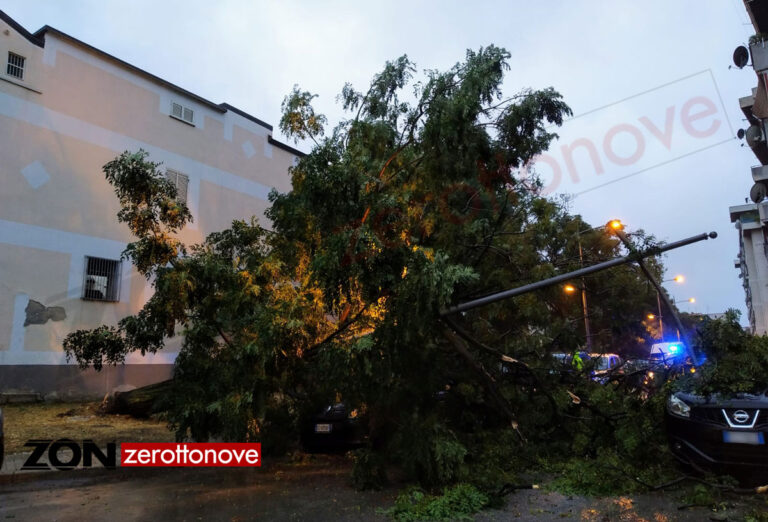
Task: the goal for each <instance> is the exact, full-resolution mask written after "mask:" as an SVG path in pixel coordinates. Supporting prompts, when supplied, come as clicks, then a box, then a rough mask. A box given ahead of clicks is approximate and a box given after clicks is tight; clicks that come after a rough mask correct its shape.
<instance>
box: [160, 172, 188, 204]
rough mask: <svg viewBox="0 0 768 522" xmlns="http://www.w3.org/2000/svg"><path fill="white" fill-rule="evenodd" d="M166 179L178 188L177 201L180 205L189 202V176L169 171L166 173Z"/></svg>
mask: <svg viewBox="0 0 768 522" xmlns="http://www.w3.org/2000/svg"><path fill="white" fill-rule="evenodd" d="M165 177H166V178H168V181H170V182H171V183H173V184H174V185H175V186H176V201H178V202H180V203H186V202H187V187H188V186H189V176H187V175H186V174H182V173H181V172H177V171H175V170H171V169H168V170H166V171H165Z"/></svg>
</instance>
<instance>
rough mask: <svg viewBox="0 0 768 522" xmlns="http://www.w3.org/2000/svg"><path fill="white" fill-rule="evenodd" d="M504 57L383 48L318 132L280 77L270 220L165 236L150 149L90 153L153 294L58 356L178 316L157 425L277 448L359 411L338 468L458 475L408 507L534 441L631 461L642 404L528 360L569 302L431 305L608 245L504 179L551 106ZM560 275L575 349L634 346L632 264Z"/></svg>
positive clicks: (365, 478)
mask: <svg viewBox="0 0 768 522" xmlns="http://www.w3.org/2000/svg"><path fill="white" fill-rule="evenodd" d="M508 59H509V53H508V52H507V51H506V50H504V49H501V48H498V47H495V46H493V45H491V46H488V47H485V48H481V49H479V50H477V51H467V53H466V55H465V57H464V59H463V61H461V62H459V63H457V64H456V65H454V66H453V67H451V68H449V69H448V70H446V71H437V70H427V71H425V72H424V73H423V76H422V77H420V78H419V79H418V80H416V81H414V75H415V74H416V67H415V65H414V64H413V63H412V62H411V61H410V60H409V59H408V58H407V57H406V56H403V57H401V58H398V59H396V60H394V61H391V62H387V64H386V65H385V67H384V69H383V71H382V72H381V73H380V74H378V75H376V76H375V77H374V78H373V81H372V82H371V84H370V85H369V87H368V88H367V89H365V90H362V91H356V90H355V89H354V88H353V87H352V86H351V85H346V86H345V87H344V89H343V91H342V93H341V96H340V100H341V102H342V104H343V106H344V108H345V109H346V110H347V111H349V113H348V119H345V120H344V121H342V122H341V123H340V124H339V125H338V126H337V127H336V128H335V129H333V130H332V131H329V132H326V129H325V125H326V119H325V117H324V116H322V115H321V114H319V113H317V112H315V110H314V108H313V107H312V101H313V99H314V98H315V96H314V95H312V94H311V93H309V92H307V91H301V90H300V89H299V88H298V87H295V88H294V89H293V91H292V92H291V93H290V94H289V96H288V97H287V98H286V99H285V101H284V103H283V118H282V119H281V122H280V128H281V130H283V131H284V132H285V133H287V134H288V135H290V136H292V137H294V138H295V139H307V138H308V139H311V140H313V141H314V142H315V147H314V148H313V150H312V151H311V153H309V154H308V155H306V156H305V157H303V158H301V160H300V161H299V163H298V164H297V165H296V166H294V167H293V168H291V171H290V173H291V181H292V190H291V191H289V192H287V193H283V194H281V193H278V192H277V191H273V192H272V193H271V194H270V196H269V197H270V201H271V203H272V204H271V207H270V208H269V210H268V212H267V217H268V218H269V219H270V220H271V223H272V230H271V231H268V230H266V229H264V228H262V227H261V226H259V225H258V223H257V222H256V221H255V220H254V221H251V222H244V221H235V222H233V223H232V226H231V227H230V228H229V229H227V230H224V231H220V232H216V233H213V234H210V235H209V236H208V237H207V238H206V239H205V240H204V241H202V242H201V243H200V244H197V245H183V244H182V243H181V242H180V241H179V240H178V238H177V237H176V233H177V232H178V231H179V230H180V229H181V228H182V227H183V226H184V224H185V223H186V222H187V221H188V220H189V219H190V215H189V211H188V210H187V209H186V207H185V206H184V205H183V204H182V203H178V202H176V201H175V197H176V194H175V189H174V188H173V186H172V185H171V184H170V183H168V182H167V181H166V180H165V179H164V178H163V176H162V174H161V173H160V172H159V171H158V165H157V164H155V163H152V162H150V161H148V159H147V156H146V153H144V152H139V153H135V154H132V153H127V152H126V153H124V154H123V155H121V156H120V157H119V158H117V159H115V160H114V161H113V162H110V163H109V164H107V165H106V166H105V172H106V175H107V180H108V181H109V182H110V183H111V184H112V185H113V187H114V188H115V192H116V194H117V195H118V197H119V198H120V203H121V207H122V209H121V211H120V214H119V216H118V218H119V219H120V220H121V221H122V222H125V223H127V224H128V226H129V228H130V230H131V232H132V233H133V235H134V236H135V241H134V242H132V243H131V244H129V245H128V247H127V249H126V251H125V254H124V255H125V256H127V257H128V258H129V259H131V261H132V262H133V263H134V265H135V266H136V267H137V269H138V270H139V272H140V273H142V274H145V275H146V276H147V277H149V278H150V281H152V285H153V286H154V290H155V293H154V295H153V297H152V298H151V299H150V300H149V302H148V303H147V304H146V305H145V306H144V307H143V308H142V310H141V311H140V312H139V313H137V314H136V315H133V316H130V317H126V318H124V319H123V320H121V321H120V322H119V323H118V325H116V326H111V327H102V328H99V329H96V330H92V331H88V332H82V331H81V332H75V333H73V334H71V335H70V336H68V337H67V340H66V341H65V348H66V350H67V354H68V355H69V356H74V357H76V358H77V360H78V362H79V363H80V364H81V365H83V366H85V365H93V366H94V367H96V368H101V366H102V365H103V364H104V363H109V364H114V363H119V362H121V361H122V360H123V358H124V357H125V355H126V354H128V353H130V352H140V353H142V354H143V353H147V352H155V351H157V350H159V349H162V348H163V347H164V344H165V341H166V339H167V338H169V337H171V336H172V335H175V334H176V333H177V332H183V335H184V341H183V345H182V349H181V352H180V353H179V356H178V358H177V362H176V371H175V376H174V389H173V391H172V393H171V394H169V396H168V397H165V398H164V399H165V403H166V406H167V408H168V419H169V420H170V422H171V423H172V424H173V425H174V426H175V428H176V433H177V437H179V438H183V437H188V436H191V437H193V438H195V439H197V440H205V439H208V438H210V437H222V438H223V439H225V440H231V441H244V440H260V441H262V442H263V443H264V444H265V448H269V451H270V452H281V451H285V450H286V449H287V448H288V446H289V445H290V442H289V441H292V440H293V439H295V436H296V434H297V431H298V428H299V426H300V423H301V420H302V415H303V414H304V413H306V412H309V411H316V410H317V409H318V408H319V407H321V406H322V405H327V404H329V403H331V402H333V401H335V400H338V399H342V400H344V401H345V402H347V403H348V404H349V405H350V407H355V408H358V407H359V408H360V410H361V411H363V410H364V411H365V412H366V413H365V419H366V421H367V423H368V426H369V428H370V447H369V448H366V449H365V450H364V451H362V452H359V453H357V454H356V456H355V457H354V458H355V476H354V481H355V482H356V483H357V484H358V485H359V486H362V487H376V486H377V485H380V483H381V481H382V480H383V477H384V475H383V470H384V466H385V465H396V466H398V467H399V468H400V469H402V470H403V471H404V472H405V474H406V475H407V477H408V479H410V480H413V481H417V482H419V483H420V484H421V485H422V486H423V487H426V488H430V490H431V491H435V490H437V489H438V488H440V487H443V486H445V485H449V484H456V483H460V484H461V483H465V482H466V483H469V482H471V483H472V485H471V486H470V485H466V484H465V485H460V486H457V487H456V488H449V489H446V490H444V494H443V495H442V496H440V497H431V496H429V495H426V496H425V495H424V494H422V497H420V498H419V499H418V500H417V501H416V502H415V503H414V502H411V504H417V505H419V506H422V507H419V508H418V509H419V510H423V513H422V514H423V515H424V516H429V517H431V518H446V517H448V518H451V517H456V516H464V515H463V514H464V513H471V512H474V511H476V510H477V509H479V507H482V506H484V505H486V504H487V503H488V502H490V501H491V500H493V498H492V497H493V496H494V495H495V494H496V493H498V491H500V489H501V487H503V486H504V485H505V484H508V483H510V482H511V481H512V480H513V479H514V477H515V476H516V474H517V473H518V472H520V471H522V470H523V469H524V468H525V467H526V466H529V465H530V464H531V463H532V462H534V461H535V460H536V458H537V457H540V456H541V455H543V454H547V455H551V456H552V457H557V458H561V459H571V458H574V457H584V458H586V459H597V458H598V457H599V456H601V455H607V456H608V458H609V461H610V462H614V463H618V459H619V456H621V458H622V459H643V458H646V459H647V458H653V453H652V452H654V451H657V450H658V438H659V433H660V430H659V429H658V420H659V419H660V416H659V411H661V410H659V409H658V405H657V404H655V403H654V402H653V401H648V402H643V401H641V400H640V398H639V397H638V396H637V395H636V394H635V393H634V392H633V390H629V389H628V388H627V386H626V385H625V384H624V383H621V382H620V383H618V384H616V385H613V384H611V385H601V384H598V383H596V382H594V381H593V380H592V379H590V377H589V371H591V369H592V368H590V367H589V365H585V368H584V369H583V371H576V372H570V371H564V370H563V369H562V368H558V367H557V366H556V365H555V363H554V360H553V358H552V357H551V354H552V353H553V352H563V351H566V352H572V351H574V350H575V349H577V348H579V347H580V346H583V344H584V341H585V339H584V335H583V333H582V330H581V317H582V311H581V308H580V302H579V300H578V299H574V298H573V297H572V296H567V295H565V294H564V293H563V292H562V291H561V289H560V288H554V287H553V288H548V289H544V290H542V291H540V292H537V293H535V294H530V295H527V296H523V297H521V298H519V299H516V300H509V301H505V302H502V303H497V304H495V305H491V306H487V307H483V308H480V309H476V310H473V311H471V312H468V313H466V314H460V315H456V316H455V317H454V318H453V319H452V321H446V320H444V319H441V310H443V309H445V308H446V307H449V306H451V305H453V304H455V303H458V302H462V301H466V300H468V299H471V298H474V297H477V296H480V295H485V294H488V293H490V292H494V291H498V290H503V289H506V288H510V287H514V286H519V285H523V284H526V283H531V282H534V281H538V280H541V279H543V278H545V277H550V276H553V275H557V274H559V273H564V272H567V271H571V270H574V269H576V268H579V267H580V266H582V264H583V265H587V264H594V263H596V262H599V261H603V260H605V259H608V258H612V257H616V256H617V255H620V254H621V245H620V243H619V241H618V240H616V239H615V238H613V237H611V236H610V235H608V234H607V233H605V231H603V230H600V229H593V227H592V226H590V225H589V224H587V223H585V222H584V221H583V220H582V219H581V218H580V217H579V216H574V215H571V214H570V213H569V212H568V202H567V201H565V200H555V199H549V198H546V197H544V196H542V195H541V184H540V183H539V182H538V181H537V179H536V176H535V175H534V174H530V173H527V171H529V170H530V169H531V168H532V164H533V163H535V158H536V156H537V155H538V154H540V153H542V152H543V151H545V150H546V149H547V148H548V147H549V146H550V144H551V142H552V140H553V139H555V137H556V134H554V133H553V132H551V126H552V125H559V124H561V123H562V122H563V119H564V118H565V117H567V116H569V115H571V111H570V109H569V108H568V106H567V105H566V104H565V103H564V102H563V101H562V98H561V96H560V95H559V94H558V93H557V92H556V91H555V90H554V89H552V88H545V89H541V90H531V89H524V90H522V91H520V92H518V93H513V94H511V95H505V94H504V93H503V92H502V85H503V82H504V75H505V73H506V72H507V71H508V69H509V65H508V63H507V61H508ZM404 93H407V94H404ZM411 93H412V94H411ZM403 100H412V101H411V102H407V101H403ZM633 237H635V240H636V241H638V242H639V243H640V244H639V246H647V245H649V244H651V243H652V242H653V238H652V237H651V236H646V235H645V234H643V233H642V232H638V234H637V235H635V236H633ZM649 263H650V265H651V270H652V271H654V272H655V273H656V274H657V275H658V274H661V273H662V272H663V267H662V266H661V264H660V261H659V260H658V259H656V260H649ZM583 283H584V284H585V285H586V288H587V290H588V294H589V296H590V297H589V299H590V316H591V317H592V325H593V329H594V331H595V332H597V333H596V335H595V336H594V338H593V341H594V343H595V346H596V347H600V348H604V349H607V350H609V351H615V350H618V349H619V348H620V347H621V348H624V347H626V349H627V350H629V347H632V346H633V347H635V348H636V349H638V350H642V348H643V346H645V344H644V343H645V341H646V339H645V338H644V336H645V337H647V336H646V331H645V328H644V326H643V325H642V323H641V319H642V317H644V316H645V314H646V312H647V310H649V309H652V307H653V306H654V305H655V293H654V291H653V289H652V288H651V287H650V286H649V285H648V284H647V283H646V282H645V281H644V279H643V277H642V275H641V274H639V273H638V272H637V271H636V270H635V269H633V268H632V267H629V266H624V267H620V268H616V269H614V270H612V271H609V272H601V273H599V274H595V275H594V276H590V277H589V278H586V279H585V280H584V281H583ZM459 333H460V334H461V335H459ZM502 356H503V357H504V360H505V363H504V364H502ZM509 361H513V362H511V363H510V362H509ZM265 451H267V450H266V449H265ZM642 461H643V460H638V462H642ZM584 487H590V486H588V485H585V486H584ZM481 492H482V493H481ZM411 500H413V499H411ZM403 502H410V501H407V500H404V501H403ZM408 509H416V508H413V506H411V507H409V508H408ZM406 511H408V510H406ZM408 512H410V511H408ZM420 513H421V511H420ZM403 516H406V515H403Z"/></svg>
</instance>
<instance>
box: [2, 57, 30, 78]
mask: <svg viewBox="0 0 768 522" xmlns="http://www.w3.org/2000/svg"><path fill="white" fill-rule="evenodd" d="M25 61H26V59H25V58H24V57H23V56H19V55H18V54H15V53H10V52H9V53H8V66H7V67H6V69H5V72H6V74H8V76H13V77H14V78H18V79H19V80H23V79H24V62H25Z"/></svg>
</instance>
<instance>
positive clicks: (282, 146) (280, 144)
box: [267, 136, 307, 158]
mask: <svg viewBox="0 0 768 522" xmlns="http://www.w3.org/2000/svg"><path fill="white" fill-rule="evenodd" d="M267 141H268V142H269V144H270V145H273V146H275V147H277V148H278V149H283V150H284V151H287V152H290V153H291V154H295V155H296V156H298V157H300V158H303V157H304V156H306V155H307V153H306V152H301V151H300V150H299V149H295V148H293V147H291V146H290V145H286V144H285V143H283V142H282V141H277V140H276V139H275V138H273V137H272V136H269V138H267Z"/></svg>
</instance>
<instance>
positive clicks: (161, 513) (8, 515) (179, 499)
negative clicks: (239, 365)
mask: <svg viewBox="0 0 768 522" xmlns="http://www.w3.org/2000/svg"><path fill="white" fill-rule="evenodd" d="M348 477H349V470H348V468H346V467H345V466H336V465H334V464H333V463H331V465H329V463H328V462H322V463H316V464H309V465H277V466H274V467H270V466H269V465H265V466H264V467H262V468H223V469H222V468H218V469H216V468H165V469H131V470H126V469H120V468H118V469H116V470H104V469H100V470H75V471H69V472H51V473H38V474H36V475H35V476H31V475H29V474H27V475H21V476H17V477H16V478H11V477H3V480H2V481H0V521H6V520H14V521H16V520H35V521H38V520H61V521H68V520H71V521H77V522H82V521H84V520H120V521H123V520H226V521H239V520H360V519H366V520H379V519H380V520H384V519H385V518H386V517H384V516H382V515H379V514H377V513H376V508H377V507H387V506H389V505H391V502H392V498H393V495H394V492H362V493H361V492H357V491H355V490H354V489H352V488H351V487H349V486H348V484H347V481H348Z"/></svg>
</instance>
